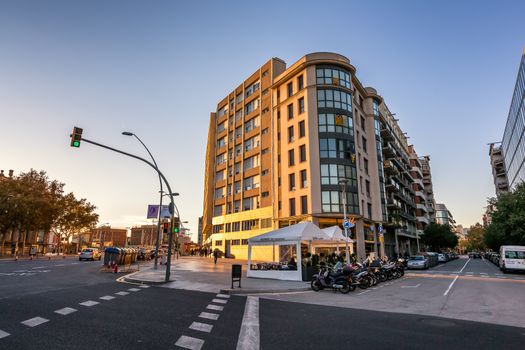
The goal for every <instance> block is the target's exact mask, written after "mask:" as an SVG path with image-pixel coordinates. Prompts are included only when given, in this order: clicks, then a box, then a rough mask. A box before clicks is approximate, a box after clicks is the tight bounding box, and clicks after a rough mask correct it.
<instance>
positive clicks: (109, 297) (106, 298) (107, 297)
mask: <svg viewBox="0 0 525 350" xmlns="http://www.w3.org/2000/svg"><path fill="white" fill-rule="evenodd" d="M99 299H102V300H113V299H115V297H112V296H111V295H104V296H103V297H100V298H99Z"/></svg>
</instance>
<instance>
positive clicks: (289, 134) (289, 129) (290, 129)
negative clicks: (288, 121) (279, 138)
mask: <svg viewBox="0 0 525 350" xmlns="http://www.w3.org/2000/svg"><path fill="white" fill-rule="evenodd" d="M293 134H294V132H293V125H292V126H290V127H288V142H293V140H294V137H293V136H294V135H293Z"/></svg>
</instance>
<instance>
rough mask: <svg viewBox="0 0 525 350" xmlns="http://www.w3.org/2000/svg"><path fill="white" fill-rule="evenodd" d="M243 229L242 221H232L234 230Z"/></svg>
mask: <svg viewBox="0 0 525 350" xmlns="http://www.w3.org/2000/svg"><path fill="white" fill-rule="evenodd" d="M240 230H241V223H240V221H236V222H232V232H238V231H240Z"/></svg>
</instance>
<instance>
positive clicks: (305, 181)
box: [301, 170, 308, 188]
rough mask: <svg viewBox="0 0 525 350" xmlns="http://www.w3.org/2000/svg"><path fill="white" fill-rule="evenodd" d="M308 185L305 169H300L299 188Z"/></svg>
mask: <svg viewBox="0 0 525 350" xmlns="http://www.w3.org/2000/svg"><path fill="white" fill-rule="evenodd" d="M306 187H308V182H307V180H306V170H301V188H306Z"/></svg>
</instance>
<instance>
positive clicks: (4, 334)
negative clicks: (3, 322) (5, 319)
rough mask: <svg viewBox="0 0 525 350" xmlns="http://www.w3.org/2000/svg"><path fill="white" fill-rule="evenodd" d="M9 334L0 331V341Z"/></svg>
mask: <svg viewBox="0 0 525 350" xmlns="http://www.w3.org/2000/svg"><path fill="white" fill-rule="evenodd" d="M10 335H11V334H9V333H7V332H4V331H3V330H1V329H0V339H2V338H5V337H8V336H10Z"/></svg>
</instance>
